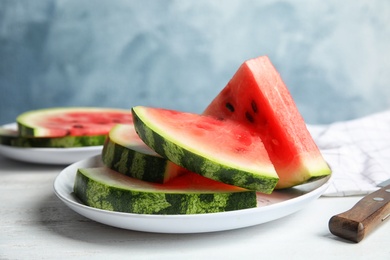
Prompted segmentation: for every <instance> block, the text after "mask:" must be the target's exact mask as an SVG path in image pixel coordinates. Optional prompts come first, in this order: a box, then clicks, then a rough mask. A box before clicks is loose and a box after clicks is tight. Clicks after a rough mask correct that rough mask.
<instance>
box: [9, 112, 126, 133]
mask: <svg viewBox="0 0 390 260" xmlns="http://www.w3.org/2000/svg"><path fill="white" fill-rule="evenodd" d="M16 122H17V123H18V130H19V134H20V136H22V137H63V136H92V135H94V136H96V135H107V134H108V132H109V131H110V130H111V128H112V127H113V126H114V125H116V124H119V123H131V122H132V115H131V111H130V110H122V109H113V108H94V107H72V108H50V109H39V110H33V111H28V112H25V113H23V114H21V115H19V116H18V117H17V119H16Z"/></svg>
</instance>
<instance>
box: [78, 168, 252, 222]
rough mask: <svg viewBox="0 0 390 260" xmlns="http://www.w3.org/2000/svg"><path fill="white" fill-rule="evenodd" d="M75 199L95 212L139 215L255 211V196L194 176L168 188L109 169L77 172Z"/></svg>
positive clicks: (173, 181)
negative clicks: (251, 209) (96, 210)
mask: <svg viewBox="0 0 390 260" xmlns="http://www.w3.org/2000/svg"><path fill="white" fill-rule="evenodd" d="M74 193H75V195H76V196H77V197H78V198H79V199H80V200H81V201H82V202H83V203H84V204H86V205H88V206H90V207H94V208H99V209H104V210H110V211H119V212H127V213H137V214H160V215H161V214H200V213H214V212H223V211H231V210H239V209H247V208H253V207H256V205H257V202H256V192H254V191H248V190H245V189H241V188H238V187H235V186H231V185H226V184H223V183H220V182H216V181H213V180H210V179H208V178H204V177H202V176H200V175H198V174H195V173H190V172H188V173H186V174H183V175H181V176H179V177H177V178H175V179H173V180H171V181H169V182H167V183H165V184H156V183H150V182H145V181H141V180H138V179H134V178H131V177H128V176H126V175H123V174H120V173H118V172H116V171H113V170H111V169H108V168H106V167H99V168H82V169H78V171H77V174H76V178H75V183H74Z"/></svg>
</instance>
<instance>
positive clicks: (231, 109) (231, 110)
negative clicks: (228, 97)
mask: <svg viewBox="0 0 390 260" xmlns="http://www.w3.org/2000/svg"><path fill="white" fill-rule="evenodd" d="M226 108H227V109H229V111H230V112H234V106H233V105H232V104H230V103H229V102H227V103H226Z"/></svg>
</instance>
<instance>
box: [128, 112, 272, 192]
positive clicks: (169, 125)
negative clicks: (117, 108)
mask: <svg viewBox="0 0 390 260" xmlns="http://www.w3.org/2000/svg"><path fill="white" fill-rule="evenodd" d="M132 111H133V116H134V126H135V129H136V131H137V133H138V135H139V136H140V137H141V139H142V140H143V141H144V142H145V143H146V144H147V145H148V146H149V147H151V148H152V149H153V150H154V151H156V152H157V153H158V154H160V155H161V156H163V157H165V158H167V159H169V160H171V161H172V162H174V163H175V164H177V165H180V166H182V167H184V168H186V169H188V170H189V171H192V172H196V173H198V174H201V175H203V176H205V177H208V178H210V179H213V180H216V181H220V182H223V183H226V184H231V185H235V186H238V187H242V188H246V189H250V190H256V191H260V192H263V193H271V192H272V190H273V189H274V187H275V185H276V183H277V181H278V176H277V174H276V172H275V169H274V167H273V165H272V163H271V161H270V159H269V158H268V154H267V151H266V150H265V148H264V145H263V142H262V141H261V139H260V138H259V136H258V135H256V134H255V131H254V129H253V127H245V126H242V125H240V124H237V123H236V122H234V121H230V120H226V121H220V120H217V119H215V118H213V117H208V116H202V115H196V114H191V113H184V112H178V111H172V110H167V109H157V108H148V107H141V106H138V107H134V108H133V110H132Z"/></svg>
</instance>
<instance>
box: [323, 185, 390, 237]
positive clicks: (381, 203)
mask: <svg viewBox="0 0 390 260" xmlns="http://www.w3.org/2000/svg"><path fill="white" fill-rule="evenodd" d="M378 187H382V188H381V189H379V190H377V191H375V192H373V193H370V194H368V195H366V196H364V197H363V198H362V199H361V200H360V201H358V202H357V203H356V204H355V206H353V207H352V208H351V209H350V210H348V211H346V212H343V213H341V214H338V215H335V216H333V217H331V218H330V220H329V230H330V232H331V233H332V234H333V235H336V236H338V237H341V238H344V239H347V240H350V241H353V242H356V243H358V242H360V241H361V240H362V239H363V238H364V237H366V236H367V235H368V234H369V233H370V232H372V231H373V230H374V229H375V228H377V227H378V226H380V225H381V224H382V223H384V222H385V221H386V220H388V219H390V179H388V180H387V181H384V182H382V183H380V184H378Z"/></svg>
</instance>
